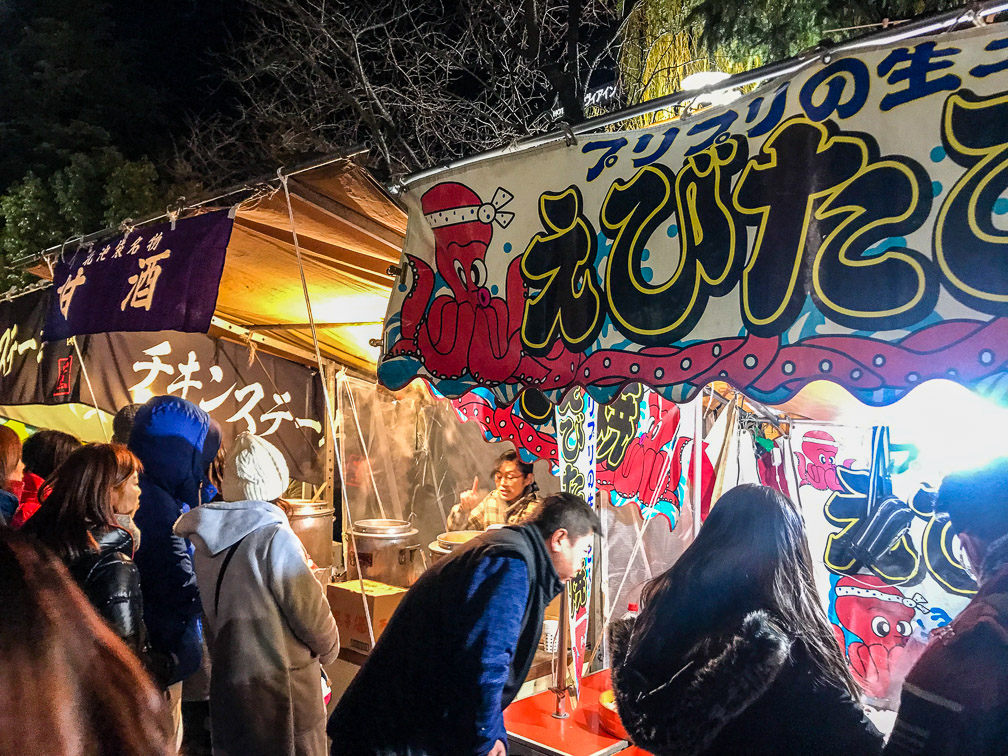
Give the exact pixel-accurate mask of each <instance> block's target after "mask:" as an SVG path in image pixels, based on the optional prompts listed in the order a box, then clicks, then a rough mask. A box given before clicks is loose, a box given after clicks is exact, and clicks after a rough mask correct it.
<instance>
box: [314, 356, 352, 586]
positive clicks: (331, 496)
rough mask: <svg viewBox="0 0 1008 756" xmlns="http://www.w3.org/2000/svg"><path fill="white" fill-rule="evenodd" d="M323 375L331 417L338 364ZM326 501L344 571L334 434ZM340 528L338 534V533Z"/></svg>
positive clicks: (328, 447) (329, 438)
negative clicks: (329, 507) (330, 513)
mask: <svg viewBox="0 0 1008 756" xmlns="http://www.w3.org/2000/svg"><path fill="white" fill-rule="evenodd" d="M323 368H324V370H323V374H322V375H321V376H320V377H321V379H322V380H323V381H325V386H326V395H327V396H328V397H329V402H330V405H331V406H329V407H326V412H329V413H330V414H331V415H335V412H336V406H335V402H336V370H337V367H336V363H334V362H331V361H328V360H327V361H326V362H325V363H324V364H323ZM323 496H324V497H325V500H326V501H327V502H329V504H330V505H332V508H333V518H334V520H333V533H332V540H333V541H334V542H336V541H339V542H340V544H341V548H340V564H334V565H333V566H334V567H336V568H338V569H339V570H343V569H344V567H345V564H346V555H345V554H344V549H343V548H342V541H343V507H342V503H343V502H342V501H341V500H340V493H339V488H338V487H337V485H336V440H335V439H334V438H333V434H332V433H326V434H325V492H324V493H323ZM337 528H338V533H337Z"/></svg>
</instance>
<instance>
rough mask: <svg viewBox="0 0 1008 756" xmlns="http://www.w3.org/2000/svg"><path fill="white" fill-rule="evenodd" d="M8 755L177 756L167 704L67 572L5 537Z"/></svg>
mask: <svg viewBox="0 0 1008 756" xmlns="http://www.w3.org/2000/svg"><path fill="white" fill-rule="evenodd" d="M0 606H2V607H3V610H2V611H0V649H3V651H2V652H0V658H2V659H3V663H2V664H0V753H2V754H35V753H37V754H43V753H44V754H47V756H169V754H174V753H175V749H174V743H173V742H172V739H171V737H170V734H169V733H170V730H169V723H170V721H171V720H170V718H169V716H168V711H167V709H166V707H165V702H164V699H163V698H162V697H161V696H160V694H159V693H158V691H157V689H156V688H155V687H154V685H153V683H151V681H150V679H149V678H148V677H147V675H146V674H145V673H144V671H143V668H142V667H141V666H140V662H139V661H137V659H136V657H135V656H134V655H133V654H131V653H130V652H129V651H128V650H127V648H126V646H124V645H123V643H122V641H120V640H119V639H118V638H116V637H115V634H114V633H113V632H112V631H111V630H110V629H109V628H108V627H107V626H106V625H105V623H104V622H102V620H101V619H100V618H99V617H98V615H97V614H96V613H95V611H94V609H93V608H92V607H91V606H90V605H89V604H88V600H87V599H86V598H85V596H84V595H83V594H82V593H81V591H80V589H79V588H78V587H77V586H75V585H74V583H73V581H72V580H71V579H70V576H69V575H68V574H67V571H66V568H65V567H64V566H63V565H62V564H60V562H59V560H57V559H55V558H53V556H52V555H51V554H49V553H48V552H47V551H46V550H45V549H44V548H43V547H41V546H40V545H38V544H37V543H32V542H31V540H30V539H27V538H26V537H25V536H24V535H22V534H21V533H12V532H9V531H7V532H3V531H0Z"/></svg>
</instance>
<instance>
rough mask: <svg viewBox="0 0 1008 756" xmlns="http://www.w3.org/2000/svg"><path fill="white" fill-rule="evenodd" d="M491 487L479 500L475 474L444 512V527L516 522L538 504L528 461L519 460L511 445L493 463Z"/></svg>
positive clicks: (472, 527) (474, 527) (476, 527)
mask: <svg viewBox="0 0 1008 756" xmlns="http://www.w3.org/2000/svg"><path fill="white" fill-rule="evenodd" d="M493 482H494V486H495V488H494V490H493V491H491V492H490V493H489V494H487V495H486V496H485V497H483V499H482V500H480V494H479V478H473V486H472V488H470V489H469V490H467V491H465V492H463V493H462V495H461V496H460V497H459V503H458V504H456V505H455V506H454V507H452V511H451V512H450V513H449V514H448V530H486V529H487V528H489V527H491V526H492V525H517V524H519V523H521V522H523V521H524V520H525V519H526V518H528V516H529V515H531V514H532V512H533V511H535V508H536V507H537V506H539V502H540V499H539V486H537V485H536V482H535V475H534V474H533V472H532V464H531V463H528V462H522V460H521V458H520V457H519V456H518V453H517V452H515V451H514V450H513V449H509V450H508V451H506V452H504V453H503V454H501V455H500V456H499V457H498V458H497V461H496V462H495V463H494V469H493Z"/></svg>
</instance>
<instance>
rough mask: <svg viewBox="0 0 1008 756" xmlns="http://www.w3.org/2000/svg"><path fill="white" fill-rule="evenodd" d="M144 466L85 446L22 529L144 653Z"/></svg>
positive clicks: (108, 448)
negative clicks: (140, 515)
mask: <svg viewBox="0 0 1008 756" xmlns="http://www.w3.org/2000/svg"><path fill="white" fill-rule="evenodd" d="M140 470H141V466H140V461H139V460H138V459H137V458H136V457H135V456H134V455H133V453H132V452H130V451H129V450H128V449H127V448H126V447H125V446H122V445H121V444H88V445H87V446H82V447H81V448H80V449H78V450H77V451H75V452H73V453H72V454H71V455H70V456H69V457H67V459H66V461H65V462H64V463H63V464H62V465H61V466H60V467H59V469H57V470H56V472H55V473H54V474H53V476H52V477H51V478H49V480H48V482H47V485H46V488H45V492H44V498H43V501H42V506H41V507H40V508H39V510H38V512H37V513H36V514H35V516H34V517H32V518H31V519H30V520H29V521H28V522H27V524H26V525H25V527H24V530H25V531H26V532H28V533H30V534H32V535H34V536H36V537H37V538H38V539H39V540H40V541H42V543H43V544H45V545H46V546H47V547H49V549H51V550H52V551H53V552H54V553H55V554H56V556H58V557H59V558H60V559H62V560H63V562H64V563H65V564H66V565H67V567H68V568H69V570H70V574H71V575H73V577H74V579H75V580H76V581H77V583H78V585H80V587H81V588H82V589H83V590H84V593H85V595H87V597H88V598H89V599H90V600H91V603H92V604H94V606H95V608H96V609H97V610H98V612H99V614H101V616H102V617H104V618H105V620H106V621H107V622H108V623H109V625H110V626H111V627H112V629H113V630H114V631H115V632H116V634H117V635H118V636H119V637H120V638H122V639H123V640H124V641H126V643H127V644H128V645H129V646H130V647H131V648H132V649H133V650H134V651H135V652H136V653H138V654H139V653H141V652H142V650H143V647H144V642H145V639H146V633H145V631H144V624H143V599H142V598H141V595H140V573H139V571H138V570H137V568H136V565H135V564H133V552H134V549H135V548H136V547H137V545H138V544H137V541H138V540H139V531H137V530H136V528H135V526H134V525H133V523H132V517H133V513H134V512H136V509H137V507H138V506H139V502H140V489H139V484H138V482H137V475H138V473H139V472H140Z"/></svg>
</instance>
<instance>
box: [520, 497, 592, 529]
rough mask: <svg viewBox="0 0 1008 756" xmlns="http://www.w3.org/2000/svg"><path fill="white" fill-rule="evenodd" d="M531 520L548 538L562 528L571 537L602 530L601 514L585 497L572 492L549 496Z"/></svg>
mask: <svg viewBox="0 0 1008 756" xmlns="http://www.w3.org/2000/svg"><path fill="white" fill-rule="evenodd" d="M531 522H532V524H533V525H535V526H536V527H537V528H539V532H540V533H541V534H542V537H543V538H544V539H546V540H549V537H550V536H551V535H553V534H554V533H555V532H556V531H558V530H560V529H561V528H563V529H564V530H566V531H567V533H568V535H569V536H570V538H571V539H578V538H581V537H582V536H586V535H588V534H589V533H593V532H594V533H601V532H602V522H601V521H600V520H599V516H598V515H597V514H595V512H594V510H592V508H591V507H589V506H588V504H587V503H586V502H585V500H584V499H582V498H581V497H580V496H575V495H574V494H570V493H557V494H553V495H552V496H547V497H546V499H545V500H544V501H543V503H542V504H540V505H539V508H538V509H536V511H535V513H534V514H533V515H532V518H531Z"/></svg>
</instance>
